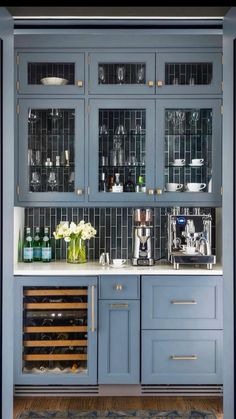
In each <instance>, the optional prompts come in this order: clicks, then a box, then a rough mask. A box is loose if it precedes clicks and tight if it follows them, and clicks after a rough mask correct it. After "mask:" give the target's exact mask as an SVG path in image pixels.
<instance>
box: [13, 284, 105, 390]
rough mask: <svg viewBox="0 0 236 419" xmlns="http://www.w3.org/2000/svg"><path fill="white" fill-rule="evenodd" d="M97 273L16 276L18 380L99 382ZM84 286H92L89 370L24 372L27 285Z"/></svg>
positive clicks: (15, 320) (20, 381)
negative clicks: (67, 275) (94, 274)
mask: <svg viewBox="0 0 236 419" xmlns="http://www.w3.org/2000/svg"><path fill="white" fill-rule="evenodd" d="M97 284H98V279H97V277H89V276H88V277H47V276H44V277H43V276H42V277H39V276H37V277H34V278H30V277H15V292H14V300H15V310H14V324H15V331H16V333H15V339H14V353H15V356H14V372H15V378H14V380H15V384H29V385H30V384H32V385H33V384H42V385H43V384H44V385H49V384H58V383H59V382H60V384H96V383H97ZM25 286H27V287H30V286H33V287H35V286H36V287H37V286H38V287H44V286H45V287H48V286H52V287H57V286H62V287H64V288H66V287H67V286H68V287H76V286H78V287H80V286H87V287H88V288H89V289H88V332H87V334H88V374H86V375H82V374H81V375H80V374H73V373H72V374H68V373H67V374H63V373H61V374H60V375H58V374H50V373H45V374H42V375H40V374H24V373H23V372H22V366H23V362H22V339H23V287H25ZM91 286H94V325H95V331H94V332H92V331H91V330H90V329H91V321H92V315H91V304H92V301H91V292H90V288H91Z"/></svg>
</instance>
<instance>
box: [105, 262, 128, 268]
mask: <svg viewBox="0 0 236 419" xmlns="http://www.w3.org/2000/svg"><path fill="white" fill-rule="evenodd" d="M109 266H110V267H111V268H118V269H119V268H124V266H126V264H125V263H123V265H113V264H110V265H109Z"/></svg>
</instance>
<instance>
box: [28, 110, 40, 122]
mask: <svg viewBox="0 0 236 419" xmlns="http://www.w3.org/2000/svg"><path fill="white" fill-rule="evenodd" d="M37 118H38V117H37V114H36V112H32V109H31V108H29V111H28V123H29V124H33V123H34V122H36V121H37Z"/></svg>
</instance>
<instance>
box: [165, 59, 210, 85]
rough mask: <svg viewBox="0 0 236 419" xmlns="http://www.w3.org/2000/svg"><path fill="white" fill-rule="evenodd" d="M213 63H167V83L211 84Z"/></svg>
mask: <svg viewBox="0 0 236 419" xmlns="http://www.w3.org/2000/svg"><path fill="white" fill-rule="evenodd" d="M212 71H213V66H212V63H166V64H165V84H167V85H170V84H174V85H178V84H180V85H192V86H193V85H195V84H196V85H199V84H200V85H201V84H211V80H212Z"/></svg>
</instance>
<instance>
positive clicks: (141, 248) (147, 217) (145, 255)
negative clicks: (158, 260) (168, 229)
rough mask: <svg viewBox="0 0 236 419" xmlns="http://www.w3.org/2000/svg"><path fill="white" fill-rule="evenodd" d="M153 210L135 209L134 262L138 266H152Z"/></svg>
mask: <svg viewBox="0 0 236 419" xmlns="http://www.w3.org/2000/svg"><path fill="white" fill-rule="evenodd" d="M151 224H152V211H151V210H150V209H135V210H134V238H133V257H132V264H133V265H136V266H152V265H154V259H153V257H152V242H151V231H152V227H153V226H152V225H151Z"/></svg>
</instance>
